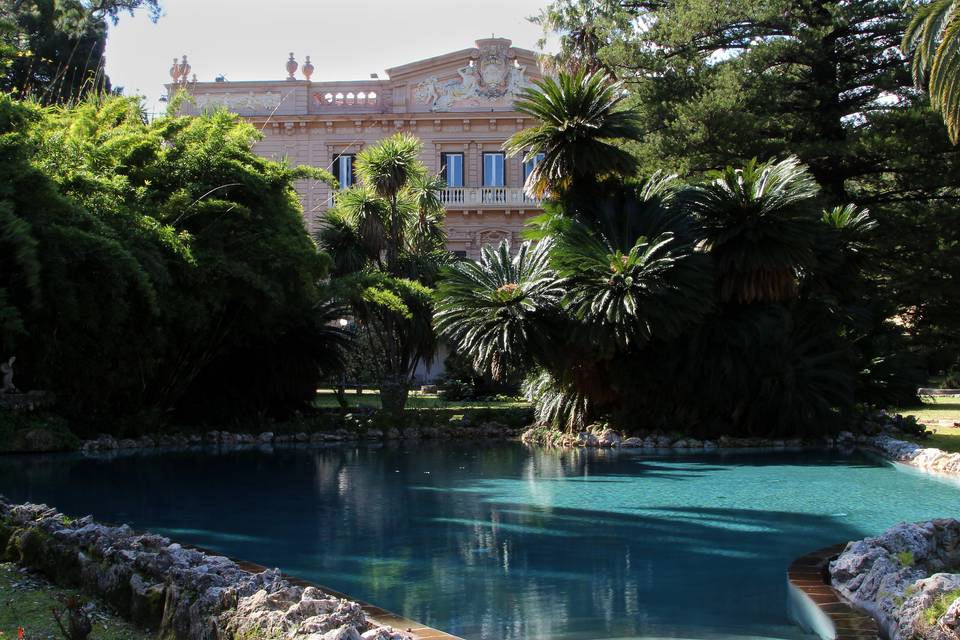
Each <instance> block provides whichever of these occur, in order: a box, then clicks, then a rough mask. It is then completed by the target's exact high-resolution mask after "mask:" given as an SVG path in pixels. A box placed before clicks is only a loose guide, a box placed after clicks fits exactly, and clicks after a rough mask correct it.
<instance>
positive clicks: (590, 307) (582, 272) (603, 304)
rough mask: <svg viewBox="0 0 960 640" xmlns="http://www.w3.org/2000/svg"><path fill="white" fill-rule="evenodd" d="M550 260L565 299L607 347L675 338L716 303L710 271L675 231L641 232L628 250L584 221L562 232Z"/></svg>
mask: <svg viewBox="0 0 960 640" xmlns="http://www.w3.org/2000/svg"><path fill="white" fill-rule="evenodd" d="M555 242H556V244H555V246H554V249H553V251H552V252H551V265H552V266H553V267H554V269H556V271H557V274H558V275H559V276H560V277H561V278H563V279H564V283H565V286H566V289H567V294H566V296H565V297H564V299H563V306H564V308H565V310H566V312H567V313H568V314H570V316H571V317H572V318H574V319H576V320H577V322H578V323H579V324H580V325H581V326H583V327H584V329H586V331H587V333H588V335H589V336H590V337H591V338H592V339H593V342H594V343H595V344H598V345H600V346H601V349H602V350H606V351H613V350H626V349H632V348H637V347H641V346H643V345H644V344H645V343H646V342H648V341H650V340H651V339H654V338H656V339H660V340H663V339H669V338H673V337H675V336H676V335H678V334H679V333H680V331H682V330H683V329H685V328H689V327H690V326H692V325H693V324H694V323H695V322H696V321H698V320H699V319H700V318H701V317H702V316H703V314H704V313H705V312H706V311H707V310H708V309H709V307H710V285H711V280H710V277H709V274H708V273H707V272H706V270H705V269H703V265H702V263H700V262H699V260H698V259H697V257H695V256H694V255H693V254H692V252H691V250H690V248H689V247H684V246H683V245H681V244H680V243H679V242H678V241H677V239H676V238H675V237H674V235H673V234H672V233H669V232H666V233H662V234H660V235H658V236H656V237H655V238H652V239H648V238H646V237H644V236H640V237H638V238H635V239H634V240H633V241H632V242H631V246H629V248H628V249H627V250H626V251H624V250H621V249H620V248H618V247H615V246H613V245H612V244H611V243H609V242H608V241H607V240H606V238H605V237H604V236H603V235H601V234H600V233H598V232H596V231H591V230H590V229H588V228H587V227H586V226H584V225H583V224H581V223H579V222H574V223H573V224H571V225H569V226H568V227H567V228H566V229H565V230H564V231H563V232H561V233H559V234H558V236H557V238H556V240H555Z"/></svg>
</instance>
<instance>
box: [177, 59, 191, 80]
mask: <svg viewBox="0 0 960 640" xmlns="http://www.w3.org/2000/svg"><path fill="white" fill-rule="evenodd" d="M191 68H192V67H191V66H190V63H189V62H187V56H186V54H184V56H183V60H182V61H181V62H180V79H181V80H183V82H184V83H186V81H187V78H188V77H189V76H190V69H191Z"/></svg>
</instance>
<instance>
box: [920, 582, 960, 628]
mask: <svg viewBox="0 0 960 640" xmlns="http://www.w3.org/2000/svg"><path fill="white" fill-rule="evenodd" d="M957 598H960V589H954V590H953V591H949V592H947V593H944V594H943V595H941V596H939V597H938V598H937V599H936V600H934V602H933V604H932V605H930V606H929V607H927V608H926V609H924V610H923V619H924V620H925V621H926V623H927V624H929V625H931V626H933V625H935V624H937V620H939V619H940V617H941V616H942V615H943V614H945V613H946V612H947V609H949V608H950V605H951V604H953V601H954V600H956V599H957Z"/></svg>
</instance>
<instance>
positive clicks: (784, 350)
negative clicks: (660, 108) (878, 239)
mask: <svg viewBox="0 0 960 640" xmlns="http://www.w3.org/2000/svg"><path fill="white" fill-rule="evenodd" d="M596 77H597V75H596V74H588V73H585V72H584V71H583V70H582V69H581V70H580V71H577V72H575V73H572V74H568V73H565V72H560V74H559V77H558V79H557V83H556V87H557V89H556V91H557V92H560V93H569V94H570V95H568V96H565V98H570V97H571V96H572V95H581V94H582V93H583V91H584V90H585V89H586V88H587V86H589V85H590V84H591V83H593V82H594V81H595V78H596ZM577 85H580V86H579V87H578V86H577ZM528 100H529V98H528ZM550 103H551V104H552V105H556V107H555V108H553V109H547V110H544V112H543V113H542V114H541V115H540V116H539V117H540V118H541V119H542V120H546V121H547V122H548V123H549V122H553V121H560V120H563V119H564V118H563V114H562V112H563V111H564V110H565V109H569V110H570V111H571V112H574V111H576V108H572V109H571V108H570V107H569V105H571V104H577V101H576V100H569V99H551V100H550ZM563 105H568V106H563ZM592 113H593V114H594V120H591V119H590V118H582V119H581V120H580V121H579V124H580V128H581V130H582V132H583V133H582V134H581V135H580V136H577V138H576V139H575V140H572V141H564V140H562V135H561V134H559V133H558V134H557V135H556V138H557V144H558V145H559V146H563V145H564V144H567V145H570V146H577V147H581V146H586V147H588V148H589V147H590V144H591V143H596V142H597V140H591V139H590V136H591V133H590V132H592V135H593V136H595V137H597V138H602V139H607V138H608V135H607V134H606V133H605V132H604V129H603V127H601V126H597V125H598V124H599V122H600V121H602V120H604V119H606V118H607V117H608V114H605V113H603V112H602V111H593V112H592ZM571 119H572V118H571ZM543 129H544V124H543V123H542V122H541V123H538V124H537V125H535V126H534V127H533V128H532V129H530V130H529V131H530V132H532V133H530V134H527V133H521V134H518V136H517V139H522V138H523V137H524V136H525V135H533V134H534V133H536V132H538V131H540V130H543ZM547 129H549V127H547ZM634 135H636V133H634ZM622 142H625V141H621V143H622ZM509 144H511V143H508V145H509ZM563 173H564V172H563V170H558V171H553V170H552V169H551V171H549V172H547V173H545V176H547V177H545V178H544V179H545V180H546V181H547V183H548V184H547V185H546V187H547V189H546V191H547V192H548V193H549V194H550V197H549V201H548V203H547V205H546V208H547V213H546V214H544V215H543V216H541V217H540V218H539V219H537V220H535V221H534V224H533V227H532V229H531V234H530V235H531V236H532V237H534V238H536V239H538V240H539V242H538V244H537V245H536V246H535V247H534V246H530V245H524V246H522V247H520V248H519V250H518V251H515V250H514V249H515V248H511V247H510V246H508V245H507V244H506V243H504V244H501V245H500V246H499V247H487V248H485V249H484V251H483V255H482V259H481V260H480V262H479V263H470V262H464V263H457V264H454V265H451V266H450V267H449V268H448V269H447V270H446V271H445V272H444V276H443V277H442V278H441V281H440V283H439V285H438V288H437V295H438V304H437V315H436V318H435V322H436V326H437V329H438V330H439V331H440V332H441V334H442V335H444V336H445V337H447V338H448V339H450V340H451V341H452V342H453V344H454V345H455V346H456V348H458V349H459V350H461V351H462V352H463V353H464V354H465V355H467V356H468V357H470V358H471V359H472V361H473V364H474V366H475V367H476V368H478V369H479V370H481V371H486V372H489V373H491V374H492V375H493V376H496V377H503V376H505V375H507V374H509V373H511V372H517V371H519V372H521V373H524V374H527V382H526V389H527V393H528V394H529V396H530V397H531V399H532V400H533V401H534V402H535V404H536V409H537V415H538V418H539V420H541V421H542V422H544V423H550V424H553V425H556V426H565V427H568V428H569V427H582V426H583V425H585V424H586V423H587V422H589V421H592V420H606V421H609V422H610V423H611V424H614V425H616V426H617V427H620V428H623V429H626V430H633V429H637V428H644V427H646V428H649V427H655V428H668V429H669V428H674V429H679V430H681V431H685V432H695V433H698V434H701V435H703V436H711V437H715V436H717V435H719V434H723V433H734V434H749V435H774V434H775V435H779V436H786V435H801V436H809V435H813V434H818V433H825V432H829V431H831V430H832V429H835V428H837V427H838V426H839V425H841V424H843V421H844V420H845V419H848V418H849V416H850V414H851V412H852V411H853V409H854V406H855V404H856V402H858V401H860V402H864V401H878V402H884V403H886V402H898V401H903V400H908V399H909V398H911V397H915V393H916V384H917V383H918V381H919V379H918V378H917V377H916V376H915V375H914V373H915V372H914V370H913V369H912V368H911V367H910V366H909V363H905V362H902V361H899V360H898V358H899V357H900V355H901V354H902V353H903V344H902V340H901V341H898V340H897V338H898V336H899V331H898V330H897V329H896V327H895V326H894V325H893V324H892V323H890V322H887V321H885V319H884V317H883V315H882V314H879V313H877V312H876V311H875V309H874V308H873V306H874V305H873V303H872V293H873V289H874V286H873V284H872V283H871V282H870V281H869V279H867V278H865V277H864V276H865V273H864V265H865V261H864V260H863V257H862V252H863V249H864V247H866V246H867V245H868V244H869V242H870V240H871V234H872V233H873V232H874V231H875V224H874V223H873V221H872V220H871V219H870V217H869V215H868V213H867V212H866V211H863V210H858V209H857V208H855V207H853V206H844V207H838V208H834V209H831V210H828V211H825V210H824V208H823V206H822V203H823V198H822V197H821V188H820V186H819V185H818V184H817V182H816V180H815V179H814V176H813V174H812V172H811V171H810V170H809V169H807V168H806V167H805V166H804V165H803V164H802V163H800V162H799V160H798V159H796V158H795V157H788V158H786V159H784V160H780V161H768V162H758V161H756V160H749V161H747V162H746V163H745V164H744V165H743V166H742V167H740V168H732V167H726V168H724V169H722V170H717V171H712V172H709V173H708V174H707V176H706V180H705V181H699V180H698V181H693V182H686V183H685V182H683V181H680V180H678V179H676V177H675V176H669V175H664V174H662V173H657V174H654V175H653V176H652V177H650V178H647V179H646V180H643V181H640V182H639V183H638V182H637V180H636V179H635V177H634V176H633V175H632V174H631V173H627V174H623V173H621V174H619V175H618V174H617V173H616V172H611V173H610V174H608V176H607V178H606V179H605V180H603V181H602V182H600V183H590V182H586V181H580V182H577V181H575V182H574V183H573V184H572V186H571V184H570V183H569V175H563ZM584 191H586V192H588V193H589V194H590V195H589V197H584V193H583V192H584ZM558 345H563V348H557V346H558Z"/></svg>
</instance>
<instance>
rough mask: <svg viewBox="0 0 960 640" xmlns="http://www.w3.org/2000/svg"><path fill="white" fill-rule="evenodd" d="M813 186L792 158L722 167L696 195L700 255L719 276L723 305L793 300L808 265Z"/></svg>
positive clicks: (813, 216)
mask: <svg viewBox="0 0 960 640" xmlns="http://www.w3.org/2000/svg"><path fill="white" fill-rule="evenodd" d="M817 193H818V189H817V185H816V182H814V180H813V178H812V176H811V175H810V173H809V172H808V171H807V169H806V168H805V167H804V166H803V165H802V164H800V162H799V161H798V160H797V159H796V158H788V159H786V160H783V161H781V162H765V163H760V162H757V161H756V160H751V161H750V162H748V163H747V164H746V166H745V167H744V168H743V169H733V168H731V167H727V168H726V169H724V170H722V171H717V172H715V173H713V174H712V181H711V182H709V183H708V184H706V185H704V186H702V187H700V188H698V189H696V190H695V191H694V192H693V195H692V197H691V201H690V205H691V207H692V210H693V211H694V212H695V213H696V214H697V215H698V216H699V218H700V228H701V232H702V234H703V239H704V248H705V249H706V250H708V251H709V252H710V254H711V255H712V256H713V258H714V261H715V263H716V266H717V271H718V285H719V289H720V300H721V301H722V302H739V303H751V302H782V301H786V300H789V299H791V298H793V297H795V296H796V295H797V291H798V279H799V276H800V273H801V271H802V270H803V269H804V268H805V267H808V266H810V265H811V264H812V262H813V257H814V253H813V244H814V239H815V237H816V234H817V224H818V217H819V213H818V211H817V209H816V208H815V207H814V199H815V197H816V195H817Z"/></svg>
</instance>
